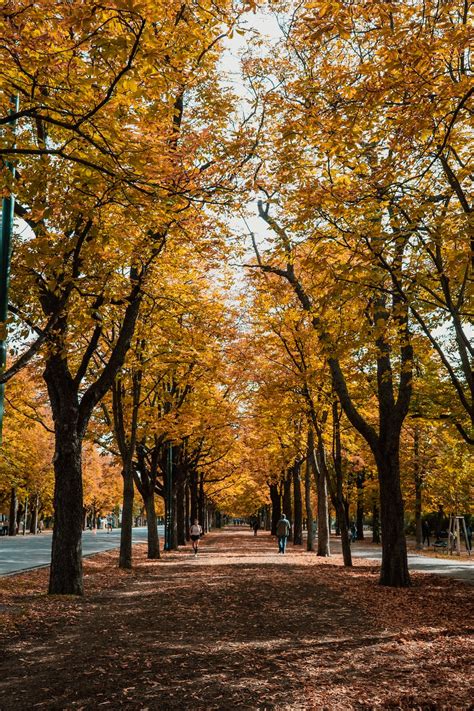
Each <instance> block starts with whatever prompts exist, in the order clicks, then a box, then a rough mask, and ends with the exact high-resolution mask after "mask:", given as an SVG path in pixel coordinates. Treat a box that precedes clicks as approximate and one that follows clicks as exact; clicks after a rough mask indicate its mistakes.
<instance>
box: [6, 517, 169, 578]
mask: <svg viewBox="0 0 474 711" xmlns="http://www.w3.org/2000/svg"><path fill="white" fill-rule="evenodd" d="M158 532H159V534H160V536H163V526H158ZM51 540H52V536H51V534H50V533H42V534H40V535H37V536H12V537H10V536H0V575H9V574H11V573H18V572H20V571H22V570H29V569H30V568H39V567H42V566H46V565H49V562H50V559H51ZM145 541H146V527H143V528H134V529H133V542H134V543H142V542H145ZM119 545H120V530H119V529H116V530H115V531H112V533H107V531H102V530H99V531H84V534H83V536H82V551H83V553H84V555H85V556H87V555H93V554H94V553H100V552H101V551H107V550H111V549H112V548H118V547H119Z"/></svg>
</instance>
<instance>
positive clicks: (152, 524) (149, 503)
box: [144, 488, 161, 560]
mask: <svg viewBox="0 0 474 711" xmlns="http://www.w3.org/2000/svg"><path fill="white" fill-rule="evenodd" d="M144 502H145V510H146V525H147V534H148V554H147V557H148V558H151V559H153V560H155V559H156V558H160V557H161V556H160V541H159V538H158V528H157V522H156V512H155V492H154V488H152V489H151V492H149V493H147V494H146V495H145V497H144Z"/></svg>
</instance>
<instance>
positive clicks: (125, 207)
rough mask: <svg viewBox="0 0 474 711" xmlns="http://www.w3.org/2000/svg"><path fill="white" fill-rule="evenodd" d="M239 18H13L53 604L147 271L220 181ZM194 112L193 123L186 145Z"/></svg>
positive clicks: (26, 11) (27, 12)
mask: <svg viewBox="0 0 474 711" xmlns="http://www.w3.org/2000/svg"><path fill="white" fill-rule="evenodd" d="M227 10H228V8H227V6H226V5H225V4H224V5H223V6H222V7H219V8H218V7H216V9H215V12H213V13H210V12H207V11H206V10H205V9H203V8H201V7H200V6H199V5H196V6H194V7H192V8H187V7H183V6H182V5H181V4H180V3H177V4H175V5H169V3H167V4H166V5H164V6H159V7H158V6H156V3H151V2H149V3H142V4H141V5H140V7H136V8H135V7H132V8H131V9H128V8H127V9H116V8H114V7H110V8H104V7H102V6H100V5H98V4H97V3H94V2H87V3H82V2H81V3H78V2H74V3H70V2H62V3H60V4H59V5H58V4H57V3H48V2H44V3H41V5H40V6H38V5H34V6H33V5H27V4H25V5H23V4H22V3H11V7H9V8H8V9H7V10H6V11H4V12H3V14H2V30H4V32H3V31H2V35H4V37H5V42H4V44H3V45H2V54H3V58H4V60H7V61H4V67H5V71H4V72H2V75H1V89H2V97H3V98H2V101H3V106H2V109H3V115H2V120H3V123H9V122H11V120H12V118H13V117H12V116H11V115H8V114H7V112H8V110H9V108H10V107H9V106H8V103H7V102H8V99H6V98H5V97H8V96H10V95H11V94H15V93H18V94H19V95H20V101H21V109H20V111H19V112H18V113H17V114H16V116H15V117H14V118H16V136H15V141H13V138H12V135H11V132H10V133H8V132H7V133H5V135H4V136H3V137H2V138H3V145H2V147H1V148H0V155H1V156H5V157H8V158H10V159H13V160H14V161H15V163H16V165H17V168H18V170H17V176H18V179H17V181H16V183H15V186H14V189H15V192H16V194H17V202H16V212H17V215H18V216H19V217H21V218H23V219H24V220H25V221H26V222H27V224H28V226H29V228H30V230H31V233H29V234H30V235H31V237H28V238H27V239H21V238H20V237H17V239H16V242H15V251H14V259H13V263H12V272H13V273H14V275H15V280H14V281H13V282H12V287H13V288H12V311H13V312H14V313H15V314H17V315H18V317H19V318H20V319H22V320H23V321H24V322H25V323H26V324H28V325H30V327H31V329H32V331H33V332H35V333H36V334H37V335H38V338H37V341H36V345H35V346H30V347H29V348H28V349H27V351H26V355H28V357H29V356H31V355H32V354H34V353H35V352H37V351H38V349H39V348H40V347H42V346H45V364H46V365H45V371H44V377H45V380H46V383H47V386H48V392H49V397H50V402H51V408H52V412H53V418H54V423H55V436H56V451H55V457H54V463H55V480H56V484H55V528H54V533H53V553H52V564H51V577H50V592H51V593H72V594H81V593H82V590H83V583H82V562H81V530H82V510H83V502H82V497H83V495H82V481H81V446H82V440H83V438H84V435H85V432H86V429H87V426H88V423H89V420H90V417H91V415H92V412H93V410H94V408H95V406H96V405H97V404H98V403H99V402H100V401H101V399H102V398H103V397H104V395H105V394H106V392H107V391H108V389H109V388H110V387H111V385H112V383H113V382H114V379H115V376H116V374H117V372H118V371H119V370H120V367H121V366H122V364H123V362H124V359H125V355H126V353H127V350H128V348H129V345H130V342H131V339H132V336H133V332H134V328H135V324H136V320H137V317H138V312H139V309H140V304H141V301H142V298H143V290H144V289H145V288H146V283H147V279H148V275H149V269H150V266H151V264H152V263H153V261H154V260H156V259H157V257H158V256H159V255H160V253H161V252H162V250H163V249H164V246H165V242H166V241H167V239H168V238H169V237H170V236H171V238H172V235H173V233H176V232H179V231H180V229H181V227H182V221H181V216H182V213H183V211H184V212H185V211H186V210H187V209H191V208H192V207H193V205H194V201H199V200H201V201H202V199H203V198H204V194H206V195H207V196H209V195H210V194H211V193H212V192H213V191H215V190H218V187H219V186H220V184H221V182H222V180H221V179H222V174H219V171H218V169H217V168H216V167H215V162H214V161H213V160H212V159H211V155H212V147H213V146H215V144H216V142H218V139H219V134H220V130H221V129H222V126H223V120H222V114H221V113H220V112H221V111H222V109H223V107H224V106H225V107H226V108H227V107H228V104H227V103H226V100H225V99H224V98H223V97H222V103H221V104H219V105H218V111H216V112H214V107H215V106H217V104H216V103H214V102H208V98H209V92H210V91H214V92H215V98H216V99H217V96H218V94H219V91H218V87H217V80H216V74H215V72H214V69H215V66H216V61H217V57H218V54H219V49H218V39H219V37H222V36H224V35H225V33H226V31H227V26H226V25H225V23H226V21H227V19H229V23H230V24H232V21H233V20H232V17H231V16H230V15H229V17H228V15H227ZM45 36H48V37H49V38H50V43H49V45H48V46H47V47H45V44H44V38H45ZM185 97H186V98H185ZM185 101H188V102H189V104H190V105H192V106H193V107H194V108H193V113H194V119H193V121H194V124H193V125H191V124H190V123H187V124H186V130H185V132H184V135H180V133H179V131H180V127H181V124H182V122H183V112H184V109H185ZM211 116H214V118H215V121H214V120H211ZM208 120H210V122H211V123H213V125H214V133H213V137H214V138H215V142H214V141H210V140H209V136H208V135H207V133H206V131H204V129H203V125H204V124H205V123H206V122H207V121H208ZM202 161H203V162H202ZM206 171H207V172H206ZM224 172H225V171H224ZM211 174H212V177H211ZM204 180H208V182H207V185H206V186H204V185H203V183H204ZM124 237H125V239H124ZM108 324H113V329H112V336H113V338H112V340H109V339H108V338H107V336H108V335H109V334H110V332H109V331H108V330H107V329H106V326H107V325H108ZM22 362H23V361H22V360H21V359H20V362H19V363H17V364H15V365H14V366H12V368H10V369H9V371H8V372H7V373H4V374H3V376H2V377H3V380H4V381H5V380H6V379H7V378H8V377H10V376H11V375H12V374H14V372H16V369H17V368H18V367H19V366H20V365H21V364H22ZM99 363H100V364H101V366H102V367H101V368H98V364H99ZM92 371H94V374H95V377H94V378H92Z"/></svg>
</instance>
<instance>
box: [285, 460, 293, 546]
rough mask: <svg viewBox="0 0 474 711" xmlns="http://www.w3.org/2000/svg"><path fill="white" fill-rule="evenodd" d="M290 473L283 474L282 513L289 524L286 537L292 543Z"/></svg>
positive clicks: (289, 471)
mask: <svg viewBox="0 0 474 711" xmlns="http://www.w3.org/2000/svg"><path fill="white" fill-rule="evenodd" d="M292 478H293V477H292V471H291V469H290V470H288V471H287V472H286V474H285V479H284V481H283V513H284V514H285V516H286V517H287V519H288V521H289V522H290V534H289V536H288V540H289V541H292V540H293V512H292V506H291V480H292Z"/></svg>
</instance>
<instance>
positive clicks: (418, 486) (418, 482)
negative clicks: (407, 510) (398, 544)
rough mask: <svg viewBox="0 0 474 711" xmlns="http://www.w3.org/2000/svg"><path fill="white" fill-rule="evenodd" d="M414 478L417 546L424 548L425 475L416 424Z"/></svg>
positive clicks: (418, 431) (418, 548)
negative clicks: (423, 498) (422, 513)
mask: <svg viewBox="0 0 474 711" xmlns="http://www.w3.org/2000/svg"><path fill="white" fill-rule="evenodd" d="M413 478H414V480H415V530H416V548H417V550H422V548H423V531H422V527H421V508H422V504H421V490H422V484H423V477H422V474H421V467H420V430H419V428H418V427H417V426H416V425H415V431H414V435H413Z"/></svg>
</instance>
